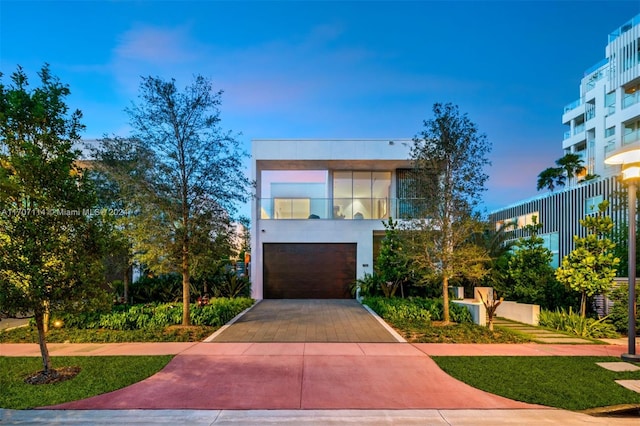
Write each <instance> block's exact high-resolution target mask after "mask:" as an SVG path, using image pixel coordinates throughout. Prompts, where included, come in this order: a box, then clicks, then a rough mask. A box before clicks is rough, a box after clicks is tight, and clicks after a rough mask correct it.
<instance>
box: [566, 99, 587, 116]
mask: <svg viewBox="0 0 640 426" xmlns="http://www.w3.org/2000/svg"><path fill="white" fill-rule="evenodd" d="M582 103H583V102H582V99H576V100H575V101H573V102H571V103H570V104H568V105H565V107H564V112H565V113H567V112H569V111H571V110H573V109H576V108H578V107H579V106H580V105H582Z"/></svg>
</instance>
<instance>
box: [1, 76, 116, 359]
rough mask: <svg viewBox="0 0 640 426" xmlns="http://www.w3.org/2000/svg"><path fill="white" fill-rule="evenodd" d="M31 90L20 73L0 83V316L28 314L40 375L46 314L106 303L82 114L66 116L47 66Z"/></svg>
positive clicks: (101, 233)
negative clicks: (82, 148) (83, 156)
mask: <svg viewBox="0 0 640 426" xmlns="http://www.w3.org/2000/svg"><path fill="white" fill-rule="evenodd" d="M38 75H39V77H40V83H41V84H40V86H39V87H36V88H33V89H31V88H30V85H29V82H28V79H27V76H26V73H25V72H24V71H23V70H22V68H20V67H19V68H18V69H17V71H16V72H14V73H13V74H12V75H11V84H10V86H9V87H5V86H4V85H2V84H0V189H1V190H0V311H2V312H7V313H11V314H13V313H27V312H29V313H32V314H33V315H34V317H35V319H36V322H37V324H38V330H39V332H40V335H41V338H42V339H41V345H40V348H41V353H42V360H43V363H44V368H45V370H47V369H49V368H50V359H49V355H48V350H47V349H46V336H45V333H46V330H45V325H46V320H45V318H46V316H47V315H48V314H49V312H60V311H65V310H66V311H68V310H88V309H94V308H95V307H96V306H100V305H103V304H104V303H105V300H107V299H106V297H105V292H104V291H102V290H101V288H100V285H101V284H103V283H104V275H103V265H102V262H101V261H102V257H103V254H104V253H105V248H106V236H107V231H106V227H105V223H106V222H109V221H110V218H109V217H108V216H106V215H93V214H89V213H88V212H89V211H91V209H93V208H94V207H95V206H96V203H97V199H96V197H95V192H94V188H93V186H92V184H91V181H90V180H89V179H88V178H87V176H86V174H85V173H84V170H83V169H82V168H80V166H79V164H78V160H79V155H80V153H79V151H78V150H76V149H74V147H73V146H74V144H78V143H79V142H80V132H81V131H82V130H83V129H84V126H83V125H82V124H81V122H80V119H81V117H82V113H81V112H80V111H75V112H73V113H71V114H69V111H68V109H69V108H68V106H67V105H66V103H65V99H66V97H67V96H68V95H69V94H70V91H69V89H68V87H67V86H65V85H63V84H61V83H60V82H59V80H58V79H57V78H55V77H53V76H52V75H51V73H50V71H49V68H48V66H46V65H45V66H44V67H42V69H41V70H40V72H39V73H38Z"/></svg>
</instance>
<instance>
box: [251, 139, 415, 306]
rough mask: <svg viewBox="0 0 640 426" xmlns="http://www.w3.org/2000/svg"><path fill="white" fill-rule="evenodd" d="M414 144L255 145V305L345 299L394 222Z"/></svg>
mask: <svg viewBox="0 0 640 426" xmlns="http://www.w3.org/2000/svg"><path fill="white" fill-rule="evenodd" d="M411 145H412V142H411V140H407V139H405V140H400V139H394V140H389V139H379V140H354V139H350V140H254V141H252V167H251V168H252V176H253V179H254V180H255V182H256V198H255V199H254V201H253V203H252V226H251V229H252V232H251V257H252V259H251V260H252V262H251V281H252V297H254V298H256V299H263V298H266V299H271V298H286V299H295V298H318V299H323V298H350V297H353V296H352V295H351V293H350V286H351V285H352V284H353V282H354V281H355V280H356V278H361V277H363V276H364V274H365V273H373V262H374V252H375V247H376V246H377V244H379V241H380V240H381V239H382V238H383V236H384V224H383V221H385V220H387V219H388V218H389V217H393V218H394V219H395V218H397V217H399V214H401V209H402V206H403V197H404V196H406V195H407V194H406V192H407V191H406V187H407V185H405V183H406V178H405V176H406V172H405V171H406V170H408V169H409V168H410V167H411V163H410V161H409V160H408V159H409V157H410V148H411Z"/></svg>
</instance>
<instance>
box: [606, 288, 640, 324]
mask: <svg viewBox="0 0 640 426" xmlns="http://www.w3.org/2000/svg"><path fill="white" fill-rule="evenodd" d="M637 290H638V289H637V288H636V306H640V292H639V291H637ZM609 299H611V300H612V301H613V308H611V312H610V313H609V315H608V318H609V321H611V323H612V324H613V326H614V327H615V328H616V330H617V331H618V332H620V333H625V334H626V333H628V331H629V286H628V285H627V284H622V285H619V286H618V287H616V288H615V289H614V290H613V291H612V292H611V294H610V295H609ZM636 324H640V309H636Z"/></svg>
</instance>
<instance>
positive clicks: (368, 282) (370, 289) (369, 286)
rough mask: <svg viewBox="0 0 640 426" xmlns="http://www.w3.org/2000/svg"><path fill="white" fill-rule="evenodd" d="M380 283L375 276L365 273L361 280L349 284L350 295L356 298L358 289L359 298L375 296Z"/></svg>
mask: <svg viewBox="0 0 640 426" xmlns="http://www.w3.org/2000/svg"><path fill="white" fill-rule="evenodd" d="M380 282H381V280H380V278H379V277H378V276H377V275H373V274H370V273H368V272H365V274H364V277H363V278H358V279H357V280H355V281H354V282H353V283H352V284H351V294H352V295H354V296H356V293H357V290H358V288H360V297H372V296H375V295H376V294H378V292H379V290H378V289H379V288H380ZM371 309H373V308H371ZM374 310H375V309H374ZM376 312H377V311H376Z"/></svg>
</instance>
